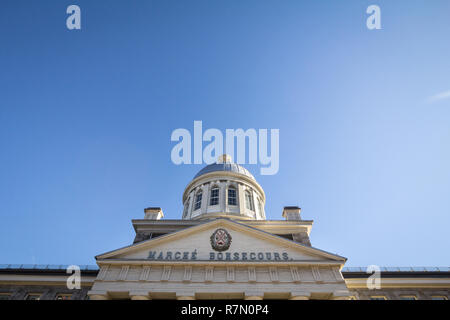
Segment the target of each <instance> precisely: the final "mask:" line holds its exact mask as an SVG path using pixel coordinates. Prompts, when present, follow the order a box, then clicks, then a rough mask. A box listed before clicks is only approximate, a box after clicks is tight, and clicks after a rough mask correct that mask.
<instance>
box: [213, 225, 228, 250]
mask: <svg viewBox="0 0 450 320" xmlns="http://www.w3.org/2000/svg"><path fill="white" fill-rule="evenodd" d="M210 239H211V247H212V248H213V249H214V250H216V251H225V250H228V248H229V247H230V244H231V235H230V234H229V233H228V231H227V230H225V229H217V230H216V231H214V232H213V234H212V235H211V238H210Z"/></svg>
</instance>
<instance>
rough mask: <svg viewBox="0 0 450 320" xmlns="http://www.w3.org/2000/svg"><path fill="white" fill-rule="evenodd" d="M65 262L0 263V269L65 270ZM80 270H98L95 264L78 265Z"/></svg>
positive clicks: (66, 266)
mask: <svg viewBox="0 0 450 320" xmlns="http://www.w3.org/2000/svg"><path fill="white" fill-rule="evenodd" d="M68 267H69V265H68V264H67V265H66V264H0V270H2V269H3V270H6V269H16V270H66V269H67V268H68ZM79 267H80V270H98V269H99V268H98V266H96V265H86V264H85V265H79Z"/></svg>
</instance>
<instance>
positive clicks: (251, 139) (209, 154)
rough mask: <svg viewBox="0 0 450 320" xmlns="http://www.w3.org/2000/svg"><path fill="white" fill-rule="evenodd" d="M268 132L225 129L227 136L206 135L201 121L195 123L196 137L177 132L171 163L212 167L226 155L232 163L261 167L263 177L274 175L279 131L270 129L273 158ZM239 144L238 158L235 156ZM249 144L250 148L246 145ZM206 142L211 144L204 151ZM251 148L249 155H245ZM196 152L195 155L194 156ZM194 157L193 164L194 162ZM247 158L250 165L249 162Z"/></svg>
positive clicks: (213, 131)
mask: <svg viewBox="0 0 450 320" xmlns="http://www.w3.org/2000/svg"><path fill="white" fill-rule="evenodd" d="M268 135H269V130H268V129H258V130H256V129H253V128H250V129H247V130H245V131H244V130H243V129H226V130H225V142H224V134H223V133H222V131H220V130H219V129H215V128H211V129H207V130H206V131H205V132H203V123H202V121H194V135H193V136H194V137H193V139H192V135H191V132H190V131H189V130H187V129H184V128H178V129H175V130H174V131H173V132H172V135H171V137H170V140H171V141H177V142H178V143H177V144H176V145H175V146H174V147H173V148H172V152H171V154H170V157H171V159H172V162H173V163H174V164H176V165H179V164H192V163H194V164H202V163H205V164H211V163H214V162H216V160H217V158H218V156H220V155H222V154H223V153H224V152H223V151H224V145H225V153H226V154H228V155H229V156H230V158H231V160H232V161H233V162H236V163H239V164H246V163H248V164H258V163H259V164H261V165H262V166H265V167H261V169H260V173H261V174H262V175H274V174H276V173H277V172H278V169H279V164H280V161H279V153H280V146H279V140H280V130H279V129H270V154H269V146H268ZM235 141H236V157H235V156H234V155H235ZM247 141H248V145H247ZM203 142H209V144H207V145H206V146H205V148H203ZM192 147H193V148H192ZM246 147H248V153H247V152H246V149H247V148H246ZM192 151H193V152H192ZM192 154H193V161H192ZM246 154H248V162H246Z"/></svg>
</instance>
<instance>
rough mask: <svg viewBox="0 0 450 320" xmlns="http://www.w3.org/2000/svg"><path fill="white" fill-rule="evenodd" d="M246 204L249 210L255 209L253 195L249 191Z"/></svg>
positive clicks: (246, 192) (246, 194) (246, 193)
mask: <svg viewBox="0 0 450 320" xmlns="http://www.w3.org/2000/svg"><path fill="white" fill-rule="evenodd" d="M245 206H246V207H247V209H248V210H251V211H255V205H254V204H253V196H252V194H251V193H250V192H249V191H245Z"/></svg>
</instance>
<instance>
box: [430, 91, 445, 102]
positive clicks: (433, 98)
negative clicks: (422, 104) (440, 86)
mask: <svg viewBox="0 0 450 320" xmlns="http://www.w3.org/2000/svg"><path fill="white" fill-rule="evenodd" d="M449 98H450V90H448V91H444V92H441V93H438V94H435V95H434V96H431V97H429V98H428V99H427V101H428V103H432V102H436V101H440V100H444V99H449Z"/></svg>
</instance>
